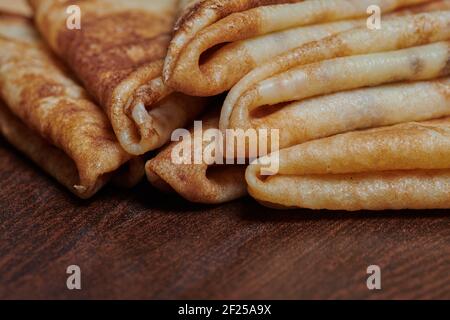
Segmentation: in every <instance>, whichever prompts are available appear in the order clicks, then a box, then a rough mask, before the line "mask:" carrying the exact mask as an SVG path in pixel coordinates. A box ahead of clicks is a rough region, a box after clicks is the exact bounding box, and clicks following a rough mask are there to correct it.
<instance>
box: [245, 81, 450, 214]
mask: <svg viewBox="0 0 450 320" xmlns="http://www.w3.org/2000/svg"><path fill="white" fill-rule="evenodd" d="M446 93H447V95H448V94H450V91H449V90H448V89H447V92H446ZM267 159H270V160H271V161H277V160H278V161H279V162H278V164H279V171H278V172H277V173H276V174H275V175H273V176H261V175H260V172H261V171H260V169H261V166H260V165H258V164H257V163H254V164H253V165H251V166H249V168H248V170H247V173H246V178H247V182H248V184H249V192H250V194H251V195H252V196H253V197H255V198H256V199H257V200H259V201H261V202H262V203H265V204H267V205H270V206H276V207H280V206H281V207H286V208H293V207H302V208H310V209H330V210H348V211H355V210H386V209H435V208H438V209H440V208H450V118H444V119H440V120H433V121H429V122H411V123H406V124H399V125H395V126H391V127H383V128H377V129H371V130H367V131H356V132H350V133H345V134H341V135H337V136H333V137H330V138H325V139H320V140H314V141H311V142H307V143H304V144H301V145H297V146H294V147H291V148H288V149H284V150H281V151H279V152H277V153H274V154H272V155H271V156H269V157H268V158H266V159H262V160H263V161H267Z"/></svg>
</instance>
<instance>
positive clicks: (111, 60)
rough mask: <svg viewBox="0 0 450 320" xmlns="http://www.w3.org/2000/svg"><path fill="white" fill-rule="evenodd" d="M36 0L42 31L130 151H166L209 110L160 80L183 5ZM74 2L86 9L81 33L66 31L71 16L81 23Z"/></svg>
mask: <svg viewBox="0 0 450 320" xmlns="http://www.w3.org/2000/svg"><path fill="white" fill-rule="evenodd" d="M30 2H31V4H32V5H33V7H34V9H35V10H36V23H37V25H38V27H39V29H40V31H41V33H42V34H43V35H44V36H45V38H46V39H47V41H48V43H49V44H50V46H51V47H52V49H53V50H54V51H55V52H56V53H57V54H58V55H59V56H60V57H62V59H63V60H64V61H65V62H66V63H67V64H68V65H69V66H70V68H71V69H72V70H73V71H74V72H75V73H76V75H77V76H78V77H79V79H81V81H82V82H83V84H84V86H85V87H86V89H87V90H88V91H89V92H90V93H91V94H92V95H93V96H94V97H95V98H96V100H97V101H98V102H99V103H100V104H101V106H102V107H103V108H104V110H105V112H106V114H107V115H108V117H109V119H110V121H111V123H112V126H113V129H114V131H115V133H116V135H117V138H118V139H119V142H120V143H121V145H122V146H123V148H124V149H125V150H126V151H128V152H129V153H131V154H133V155H140V154H144V153H145V152H147V151H149V150H153V149H156V148H159V147H161V146H162V145H164V144H165V143H166V142H167V141H168V140H169V138H170V134H171V132H172V131H173V130H174V129H176V128H179V127H183V126H185V125H186V124H188V123H191V122H192V121H193V120H194V118H195V116H196V115H197V114H199V112H200V111H201V110H202V109H203V107H204V102H205V101H204V99H200V98H194V97H188V96H184V95H181V94H174V93H173V92H172V90H171V89H170V88H168V87H167V86H165V85H164V84H163V82H162V78H161V75H162V67H163V59H164V57H165V56H166V51H167V46H168V44H169V40H170V37H171V32H172V28H173V23H174V19H175V16H176V14H177V4H178V1H177V0H154V1H148V0H133V1H122V0H92V1H69V0H62V1H61V0H31V1H30ZM70 5H77V6H78V8H79V12H80V13H81V19H80V21H79V22H80V27H81V28H80V29H76V28H75V29H73V28H68V27H67V22H68V21H67V20H68V19H70V18H72V17H71V15H69V14H68V13H67V11H69V12H73V15H74V16H73V18H74V19H75V18H76V13H77V11H78V9H77V8H76V7H73V8H69V6H70ZM68 9H70V10H72V9H73V11H70V10H68ZM69 22H73V21H72V20H69Z"/></svg>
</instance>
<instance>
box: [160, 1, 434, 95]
mask: <svg viewBox="0 0 450 320" xmlns="http://www.w3.org/2000/svg"><path fill="white" fill-rule="evenodd" d="M431 1H432V0H308V1H303V0H263V1H254V0H229V1H222V0H203V1H184V2H185V3H186V6H187V7H186V9H185V11H184V13H183V14H182V16H181V18H180V19H179V20H178V22H177V24H176V27H175V34H174V36H173V39H172V41H171V44H170V47H169V52H168V54H167V57H166V60H165V66H164V80H165V82H166V83H167V84H168V85H169V86H171V87H172V88H174V89H176V90H177V91H180V92H184V93H186V94H191V95H195V96H212V95H216V94H219V93H222V92H225V91H227V90H229V89H230V88H231V87H232V86H233V85H234V84H235V83H236V82H238V81H239V80H240V79H241V78H242V77H243V76H244V75H245V74H247V73H248V72H249V71H251V70H252V69H253V68H255V67H256V66H258V65H259V64H261V63H264V62H266V61H269V60H270V59H271V58H273V57H275V56H277V55H279V54H281V53H283V52H286V51H289V50H291V49H294V48H296V47H298V46H300V45H301V44H304V43H307V42H310V41H312V40H318V39H321V38H324V37H326V36H329V35H332V34H335V33H338V32H341V31H344V30H348V29H352V28H353V27H355V26H364V27H365V28H367V26H366V24H367V17H368V15H367V10H368V8H369V7H370V6H373V5H377V6H379V7H380V8H381V10H382V12H383V13H387V12H392V11H395V10H397V9H400V8H405V7H407V6H412V5H419V4H426V3H429V2H431ZM422 10H424V9H422ZM361 18H364V19H362V20H358V19H361ZM353 19H356V20H353ZM345 20H349V21H345Z"/></svg>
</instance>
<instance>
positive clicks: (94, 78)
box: [0, 0, 450, 210]
mask: <svg viewBox="0 0 450 320" xmlns="http://www.w3.org/2000/svg"><path fill="white" fill-rule="evenodd" d="M3 2H4V1H1V0H0V11H2V12H7V13H8V16H6V15H4V16H2V17H1V19H2V20H1V23H0V27H1V30H0V34H1V38H0V40H1V41H0V50H1V51H0V63H1V69H0V85H1V86H0V89H1V92H0V93H1V97H2V98H3V99H4V100H5V102H6V106H3V105H2V108H1V109H0V110H2V112H1V115H0V122H1V129H2V133H3V135H5V136H6V137H7V139H8V140H10V141H11V142H12V144H14V145H15V146H16V147H17V148H19V149H20V150H22V151H23V152H25V153H26V154H27V155H28V156H30V157H31V158H32V159H33V160H34V161H35V162H37V163H38V164H39V165H40V166H42V167H43V168H44V169H45V170H47V171H48V172H50V173H51V174H52V175H53V176H55V177H56V178H57V179H58V180H59V181H60V182H62V183H63V184H64V185H66V186H67V187H68V188H70V189H71V190H72V191H74V192H75V193H76V194H78V195H79V196H82V197H89V196H92V195H93V194H94V193H95V192H96V191H97V190H98V189H99V188H100V187H101V186H103V185H104V184H105V183H106V182H107V181H108V180H109V178H111V177H115V181H117V182H119V183H120V182H121V183H122V184H127V185H131V184H133V183H135V182H136V181H137V180H138V177H140V175H141V174H142V169H143V166H142V165H141V161H140V159H141V158H140V156H142V155H144V154H147V153H148V152H150V151H153V152H155V150H156V154H157V155H156V156H155V157H154V158H153V159H151V160H150V161H148V162H147V164H146V166H145V169H146V173H147V177H148V180H149V181H150V182H151V183H152V184H153V185H154V186H155V187H157V188H159V189H162V190H166V191H170V192H174V191H175V192H177V193H179V194H180V195H182V196H183V197H184V198H186V199H188V200H189V201H193V202H201V203H222V202H225V201H230V200H233V199H236V198H239V197H242V196H244V195H245V194H246V191H247V190H248V191H249V193H250V194H251V195H252V196H253V197H254V198H256V199H257V200H258V201H260V202H261V203H263V204H267V205H270V206H275V207H288V208H291V207H304V208H312V209H339V210H360V209H372V210H381V209H404V208H412V209H427V208H448V207H450V192H448V189H449V188H448V187H449V186H450V185H449V182H450V180H449V177H450V176H449V172H448V170H450V163H449V160H447V159H450V158H449V157H448V152H449V150H450V149H449V146H450V145H449V144H450V131H449V130H450V118H445V117H450V94H449V91H450V67H449V65H450V0H258V1H254V0H228V1H222V0H180V1H177V0H152V1H147V0H133V1H119V0H92V1H69V0H29V2H30V4H31V6H32V8H33V9H34V22H35V26H36V28H37V29H38V30H39V31H40V33H41V35H42V36H43V38H44V39H45V40H46V43H47V44H48V46H49V48H51V50H52V51H53V52H54V53H55V54H56V56H58V58H60V59H61V61H62V62H63V63H64V64H65V65H66V66H67V67H68V70H70V72H69V71H67V70H66V69H65V67H63V66H62V63H60V62H59V61H57V58H55V57H53V56H52V55H51V54H50V53H49V49H47V47H46V46H45V45H44V44H43V43H42V42H41V41H40V39H39V37H38V36H37V35H36V31H35V30H34V27H33V26H32V25H31V24H30V22H29V21H28V20H27V17H29V16H33V11H32V10H31V9H30V8H29V7H27V6H26V5H24V2H23V1H17V2H16V3H17V5H8V6H4V5H3V6H2V3H3ZM71 5H76V6H78V8H79V9H80V13H81V15H82V16H81V20H80V22H81V25H80V27H81V28H79V29H77V28H75V29H74V28H68V25H67V18H68V11H67V8H68V7H69V6H71ZM368 8H372V9H373V8H379V9H380V11H381V19H382V20H381V29H377V28H369V25H368V24H367V23H368V17H369V16H370V15H371V14H373V12H371V11H370V10H369V11H368ZM370 19H371V18H369V20H370ZM75 78H76V79H78V81H79V82H80V83H81V85H82V86H83V87H84V88H81V87H80V85H79V84H77V82H76V80H74V79H75ZM84 90H86V92H87V93H85V91H84ZM223 93H226V98H225V100H223V99H221V100H220V98H219V101H220V102H219V104H220V106H219V107H220V108H219V109H220V110H216V109H217V108H215V107H214V106H215V105H216V103H211V101H217V99H213V100H210V99H209V98H207V97H213V96H217V95H219V97H220V95H221V94H223ZM208 107H209V109H211V108H212V109H214V110H212V111H211V112H208V113H207V114H206V116H202V113H204V111H205V110H206V109H208ZM11 119H14V121H13V120H11ZM436 119H437V120H436ZM194 120H202V121H203V127H202V130H203V131H205V130H207V129H219V128H220V130H222V131H225V130H227V129H235V130H236V129H238V131H237V132H240V133H241V134H242V135H243V136H242V137H238V139H239V138H240V139H243V140H245V134H246V130H251V129H255V130H256V131H257V132H258V130H260V132H262V131H264V132H267V130H273V129H276V130H279V134H280V141H279V143H276V144H274V145H269V146H268V148H267V150H266V151H265V153H264V154H262V156H263V157H262V158H260V159H258V160H256V161H254V162H253V163H252V164H251V165H250V166H249V167H248V168H245V166H242V165H241V166H240V165H226V164H214V163H213V164H211V162H204V163H196V162H195V161H188V162H187V163H177V162H176V161H174V157H173V156H174V152H175V151H176V150H179V149H180V148H181V149H184V150H186V149H189V150H191V149H192V150H191V151H192V152H191V154H190V156H189V157H188V158H190V157H191V156H192V155H195V154H196V153H197V152H202V150H203V149H205V147H207V143H206V142H205V141H203V142H202V143H201V144H200V145H198V144H194V145H188V146H187V147H186V144H187V143H188V142H187V141H188V139H187V140H184V139H181V140H180V141H175V142H172V143H169V142H170V140H173V139H171V138H172V137H171V135H172V133H173V132H174V130H176V129H178V128H185V127H188V126H190V125H191V124H192V123H193V121H194ZM13 124H14V125H13ZM12 127H13V128H12ZM196 130H197V129H191V131H190V132H187V133H186V134H188V135H194V136H195V134H196V133H197V132H196ZM199 134H200V133H199ZM31 140H33V141H35V140H36V142H34V143H28V141H31ZM37 140H39V141H40V142H39V143H38V142H37ZM223 147H224V148H223V151H224V155H223V156H224V157H225V158H226V157H227V153H228V151H230V150H229V148H228V147H229V146H227V145H225V146H223ZM244 147H246V149H249V146H248V145H244ZM260 147H261V146H260ZM44 148H45V149H46V150H47V149H51V150H52V152H51V154H55V156H54V158H55V159H54V160H52V158H53V156H52V157H48V156H47V157H45V159H44V157H43V156H41V151H40V149H42V150H43V149H44ZM160 148H161V149H160ZM196 148H199V150H196ZM248 151H249V150H246V152H247V153H246V155H247V156H248V157H250V155H249V153H248ZM48 153H50V152H48ZM232 154H234V150H233V153H232ZM61 158H64V159H65V160H64V161H62V160H61ZM188 160H193V159H188ZM227 160H229V159H227ZM271 162H272V163H274V162H276V164H277V165H276V166H271V167H272V168H279V170H277V171H274V172H269V175H267V173H268V172H267V170H266V168H265V166H264V164H267V163H271ZM126 163H130V164H131V165H129V166H126V170H119V168H120V167H123V165H124V164H126ZM118 170H119V172H118ZM245 170H247V171H246V174H245Z"/></svg>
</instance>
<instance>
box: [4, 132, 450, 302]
mask: <svg viewBox="0 0 450 320" xmlns="http://www.w3.org/2000/svg"><path fill="white" fill-rule="evenodd" d="M0 190H1V192H0V298H3V299H4V298H7V299H11V298H32V299H45V298H56V299H63V298H89V299H90V298H106V299H110V298H126V299H130V298H131V299H135V298H146V299H153V298H158V299H167V298H168V299H192V298H195V299H204V298H220V299H221V298H226V299H240V298H245V299H259V298H263V299H317V298H327V299H328V298H338V299H341V298H358V299H359V298H363V299H366V298H367V299H377V298H395V299H397V298H447V299H449V298H450V274H449V271H450V215H449V211H428V212H403V213H401V214H400V213H396V212H383V213H369V212H365V213H359V214H346V213H331V212H312V211H307V210H304V211H302V210H298V211H289V212H280V211H275V210H271V209H266V208H263V207H261V206H259V205H258V204H257V203H255V202H254V201H253V200H251V199H244V200H241V201H236V202H233V203H230V204H226V205H222V206H200V205H192V204H189V203H187V202H185V201H184V200H181V199H179V198H178V197H177V196H167V195H164V194H161V193H159V192H157V191H155V190H153V189H152V188H151V187H150V186H148V185H147V184H146V183H142V185H140V186H139V187H137V188H136V189H134V190H130V191H125V190H118V189H114V188H112V187H109V188H106V189H105V190H103V191H102V192H101V193H100V194H99V195H98V196H97V197H95V199H93V200H91V201H87V202H83V201H79V200H77V199H75V198H74V197H73V196H71V195H70V194H69V193H67V192H66V191H65V190H64V189H63V188H61V187H59V186H58V185H57V184H56V183H54V182H53V180H51V179H50V178H48V177H47V176H46V175H44V174H43V173H42V172H41V171H40V170H39V169H38V168H37V167H35V166H34V165H33V164H32V163H31V162H30V161H28V160H27V159H25V158H24V157H22V156H21V155H20V154H18V153H17V152H16V151H14V150H13V149H12V148H11V147H9V146H8V145H7V144H6V143H5V142H3V140H0ZM69 265H79V266H80V268H81V270H82V271H81V272H82V290H81V291H69V290H68V289H67V287H66V279H67V277H68V275H67V274H66V268H67V267H68V266H69ZM369 265H379V266H380V267H381V270H382V290H381V291H369V290H368V289H367V286H366V279H367V277H368V275H367V267H368V266H369Z"/></svg>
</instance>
